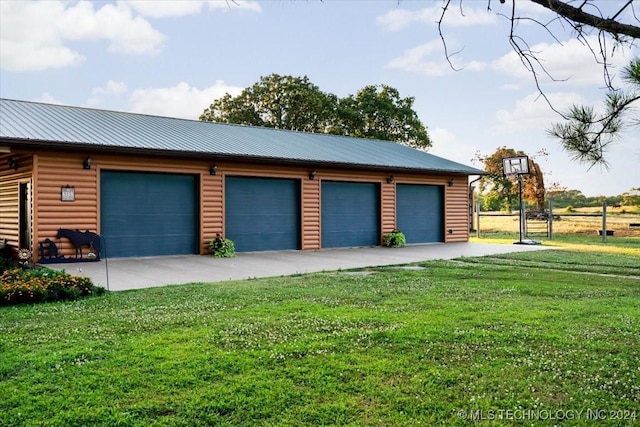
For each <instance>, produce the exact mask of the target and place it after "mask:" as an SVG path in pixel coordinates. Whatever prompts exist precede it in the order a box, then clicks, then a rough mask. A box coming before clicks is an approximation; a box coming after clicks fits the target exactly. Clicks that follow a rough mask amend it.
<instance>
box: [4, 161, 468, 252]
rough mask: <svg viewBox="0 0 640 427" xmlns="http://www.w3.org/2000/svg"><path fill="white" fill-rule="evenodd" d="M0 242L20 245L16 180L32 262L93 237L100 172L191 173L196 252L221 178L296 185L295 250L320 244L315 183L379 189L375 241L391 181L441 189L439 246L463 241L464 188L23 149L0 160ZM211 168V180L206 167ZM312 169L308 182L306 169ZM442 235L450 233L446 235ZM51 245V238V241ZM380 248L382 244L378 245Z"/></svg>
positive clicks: (352, 174)
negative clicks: (69, 235)
mask: <svg viewBox="0 0 640 427" xmlns="http://www.w3.org/2000/svg"><path fill="white" fill-rule="evenodd" d="M88 155H91V159H92V167H91V169H90V170H86V169H83V167H82V161H83V160H84V159H85V158H86V157H87V156H88ZM9 157H14V158H15V159H16V160H18V162H19V164H20V168H19V169H18V170H17V171H14V170H12V169H9V168H8V166H7V159H8V158H9ZM0 162H1V163H0V178H2V181H1V182H0V203H1V209H0V238H4V237H6V238H7V239H9V243H10V244H11V245H12V246H17V243H18V240H19V224H18V222H19V206H18V204H19V194H18V188H19V183H20V182H28V181H31V182H32V193H33V194H32V196H33V197H32V199H33V202H32V204H33V206H32V212H34V213H37V215H34V217H33V220H32V232H31V236H32V248H33V249H34V261H38V254H37V250H36V249H37V245H38V242H41V241H43V240H44V239H45V238H51V239H54V238H55V235H56V232H57V230H58V228H61V227H62V228H71V229H79V230H91V231H95V232H97V233H98V234H100V173H101V171H103V170H109V171H119V170H120V171H130V172H136V171H138V172H155V173H175V174H190V175H194V176H196V179H197V181H198V183H199V189H198V192H197V194H199V199H200V200H199V222H200V238H199V240H200V249H199V250H200V253H201V254H205V253H208V252H209V249H208V245H209V240H210V239H212V238H214V237H215V236H216V234H217V233H220V234H221V235H223V236H224V234H225V229H224V216H225V212H224V191H225V190H224V182H225V177H226V176H251V177H271V178H289V179H299V180H300V183H301V185H300V189H301V190H300V191H301V193H302V194H301V197H300V203H301V209H300V212H301V216H302V217H301V221H300V223H301V227H302V230H301V233H300V235H301V240H302V241H301V242H300V244H301V248H302V249H303V250H313V249H320V247H321V228H320V227H321V215H322V213H321V211H320V210H321V203H320V201H321V197H322V195H321V182H322V180H325V179H326V180H332V181H355V182H358V181H359V182H374V183H378V184H379V185H380V216H381V218H380V231H381V233H380V234H381V239H382V238H383V237H384V235H385V234H386V233H388V232H390V231H392V230H393V229H395V228H396V213H395V210H396V200H395V199H396V184H402V183H409V184H429V185H441V186H443V187H444V192H445V215H444V222H445V223H444V224H443V227H444V230H445V242H465V241H468V238H469V231H468V185H467V177H466V176H457V177H455V183H454V185H453V186H451V187H449V186H448V185H447V182H448V181H449V180H450V179H451V176H448V175H425V174H411V173H402V174H393V175H394V181H393V182H391V183H387V182H386V178H387V177H388V176H389V173H388V172H384V171H381V172H376V171H362V170H344V169H329V168H327V169H321V168H312V167H300V166H283V165H265V164H259V165H258V164H250V163H232V162H217V161H215V160H202V159H188V158H169V157H154V156H132V155H112V154H99V153H93V152H92V153H86V152H85V153H79V152H71V151H69V152H62V151H60V152H51V151H42V152H37V153H36V152H26V151H25V152H23V153H15V154H11V155H2V157H0ZM214 164H215V165H216V166H217V172H216V174H215V175H210V173H209V169H210V168H211V166H213V165H214ZM313 169H315V170H316V176H315V178H314V179H313V180H311V179H309V172H310V171H311V170H313ZM66 185H69V186H73V187H74V188H75V201H73V202H63V201H61V197H60V191H61V188H62V187H64V186H66ZM448 230H452V232H451V233H449V232H448ZM54 241H56V240H54ZM58 243H60V249H61V253H62V254H63V255H66V256H71V255H73V251H72V248H71V246H70V243H68V242H67V241H66V239H64V240H63V241H61V242H58V241H56V244H58ZM381 243H382V242H381Z"/></svg>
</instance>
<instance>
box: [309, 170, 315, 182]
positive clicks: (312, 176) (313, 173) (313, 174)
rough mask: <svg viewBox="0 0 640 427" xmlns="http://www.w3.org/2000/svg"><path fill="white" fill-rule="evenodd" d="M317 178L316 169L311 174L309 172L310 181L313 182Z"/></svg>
mask: <svg viewBox="0 0 640 427" xmlns="http://www.w3.org/2000/svg"><path fill="white" fill-rule="evenodd" d="M315 177H316V171H315V169H314V170H312V171H311V172H309V179H310V180H311V181H313V180H314V179H315Z"/></svg>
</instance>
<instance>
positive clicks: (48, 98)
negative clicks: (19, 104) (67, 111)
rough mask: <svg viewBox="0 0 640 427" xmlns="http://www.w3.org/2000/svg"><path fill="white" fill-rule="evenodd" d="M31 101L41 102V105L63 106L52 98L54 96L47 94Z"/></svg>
mask: <svg viewBox="0 0 640 427" xmlns="http://www.w3.org/2000/svg"><path fill="white" fill-rule="evenodd" d="M33 101H34V102H42V103H45V104H58V105H65V103H64V102H62V101H60V100H59V99H56V98H54V96H53V95H51V94H50V93H49V92H45V93H43V94H42V95H40V96H39V97H37V98H35V99H33Z"/></svg>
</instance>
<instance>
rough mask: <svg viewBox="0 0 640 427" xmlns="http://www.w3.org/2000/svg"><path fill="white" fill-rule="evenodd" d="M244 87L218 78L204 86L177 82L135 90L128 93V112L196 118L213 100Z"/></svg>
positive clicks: (235, 92)
mask: <svg viewBox="0 0 640 427" xmlns="http://www.w3.org/2000/svg"><path fill="white" fill-rule="evenodd" d="M243 89H244V88H241V87H236V86H230V85H227V84H226V83H225V82H224V81H222V80H218V81H216V82H215V84H214V85H213V86H210V87H208V88H205V89H202V90H200V89H198V88H196V87H191V86H189V84H187V83H185V82H180V83H178V84H177V85H176V86H174V87H168V88H150V89H137V90H135V91H134V92H133V94H132V95H131V99H130V101H131V105H132V108H131V111H133V112H135V113H143V114H153V115H160V116H168V117H181V118H185V119H197V118H198V117H200V114H202V112H203V111H204V109H205V108H207V107H208V106H209V105H210V104H211V103H212V102H213V101H214V100H215V99H218V98H220V97H222V96H223V95H224V94H225V93H229V94H231V95H232V96H235V95H238V94H240V92H242V90H243Z"/></svg>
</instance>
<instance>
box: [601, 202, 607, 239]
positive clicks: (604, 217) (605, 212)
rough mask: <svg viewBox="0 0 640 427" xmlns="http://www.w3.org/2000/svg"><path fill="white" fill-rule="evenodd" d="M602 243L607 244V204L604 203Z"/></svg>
mask: <svg viewBox="0 0 640 427" xmlns="http://www.w3.org/2000/svg"><path fill="white" fill-rule="evenodd" d="M602 243H607V202H602Z"/></svg>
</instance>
